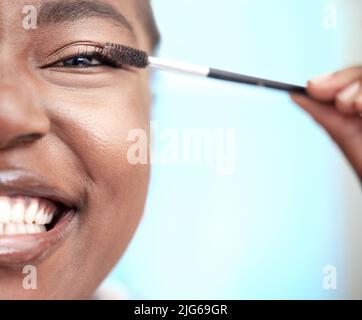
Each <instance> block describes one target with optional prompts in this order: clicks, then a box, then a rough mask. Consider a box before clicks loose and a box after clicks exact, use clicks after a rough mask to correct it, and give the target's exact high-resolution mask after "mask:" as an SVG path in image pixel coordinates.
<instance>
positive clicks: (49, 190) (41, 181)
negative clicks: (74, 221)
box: [0, 170, 78, 210]
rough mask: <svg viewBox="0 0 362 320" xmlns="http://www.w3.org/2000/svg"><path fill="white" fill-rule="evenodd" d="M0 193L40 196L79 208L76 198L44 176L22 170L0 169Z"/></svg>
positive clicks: (72, 207) (71, 207) (69, 206)
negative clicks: (50, 182)
mask: <svg viewBox="0 0 362 320" xmlns="http://www.w3.org/2000/svg"><path fill="white" fill-rule="evenodd" d="M0 194H1V195H8V196H28V197H39V198H44V199H47V200H50V201H52V202H55V203H58V204H62V205H64V206H66V207H68V208H70V209H75V210H77V209H78V204H77V203H76V200H75V199H73V198H72V196H70V195H69V194H67V193H66V192H65V191H63V190H61V189H59V188H57V187H55V186H53V185H50V184H48V183H47V182H46V181H45V178H44V177H41V176H39V175H37V174H34V173H31V172H28V171H22V170H8V171H4V170H1V171H0Z"/></svg>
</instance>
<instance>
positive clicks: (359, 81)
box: [291, 67, 362, 182]
mask: <svg viewBox="0 0 362 320" xmlns="http://www.w3.org/2000/svg"><path fill="white" fill-rule="evenodd" d="M307 90H308V93H309V97H307V96H301V95H292V96H291V97H292V100H293V101H294V102H296V103H297V104H298V105H299V106H301V107H302V108H303V109H304V110H305V111H306V112H308V113H309V114H310V115H311V116H312V117H313V118H314V119H315V120H316V121H317V122H318V123H319V124H320V125H321V126H323V127H324V128H325V129H326V131H327V132H328V133H329V135H330V136H331V137H332V138H333V140H334V141H335V142H336V143H337V144H338V145H339V147H340V148H341V150H342V151H343V152H344V154H345V155H346V157H347V159H348V160H349V162H350V163H351V164H352V166H353V168H354V169H355V171H356V172H357V174H358V176H359V178H360V181H361V182H362V67H354V68H349V69H346V70H342V71H338V72H336V73H333V74H329V75H323V76H320V77H317V78H315V79H313V80H311V81H309V82H308V88H307Z"/></svg>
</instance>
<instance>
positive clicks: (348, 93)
mask: <svg viewBox="0 0 362 320" xmlns="http://www.w3.org/2000/svg"><path fill="white" fill-rule="evenodd" d="M359 88H360V83H359V82H354V83H352V84H351V85H349V86H348V87H347V88H346V89H344V90H343V91H342V92H341V93H340V94H339V95H338V97H337V99H338V100H340V101H342V102H348V101H350V100H351V99H353V97H354V96H355V95H356V93H357V92H358V90H359Z"/></svg>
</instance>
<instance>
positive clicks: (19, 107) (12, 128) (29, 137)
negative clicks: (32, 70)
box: [0, 84, 50, 150]
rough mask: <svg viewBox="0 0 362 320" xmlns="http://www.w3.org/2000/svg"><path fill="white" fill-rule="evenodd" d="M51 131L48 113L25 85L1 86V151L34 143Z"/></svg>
mask: <svg viewBox="0 0 362 320" xmlns="http://www.w3.org/2000/svg"><path fill="white" fill-rule="evenodd" d="M49 130H50V122H49V119H48V117H47V115H46V113H45V112H44V110H42V109H41V108H40V106H39V104H38V103H37V99H36V98H35V96H34V94H32V93H31V90H27V89H26V85H25V84H20V85H19V84H1V85H0V150H3V149H8V148H11V147H14V146H17V145H19V144H25V143H31V142H34V141H36V140H38V139H40V138H41V137H43V136H44V135H46V134H47V133H48V132H49Z"/></svg>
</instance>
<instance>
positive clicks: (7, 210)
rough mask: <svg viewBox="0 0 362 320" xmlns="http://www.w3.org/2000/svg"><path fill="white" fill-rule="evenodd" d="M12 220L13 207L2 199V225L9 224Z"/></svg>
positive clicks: (0, 211)
mask: <svg viewBox="0 0 362 320" xmlns="http://www.w3.org/2000/svg"><path fill="white" fill-rule="evenodd" d="M10 218H11V205H10V202H9V201H8V200H7V199H6V198H2V197H0V223H8V222H10Z"/></svg>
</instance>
